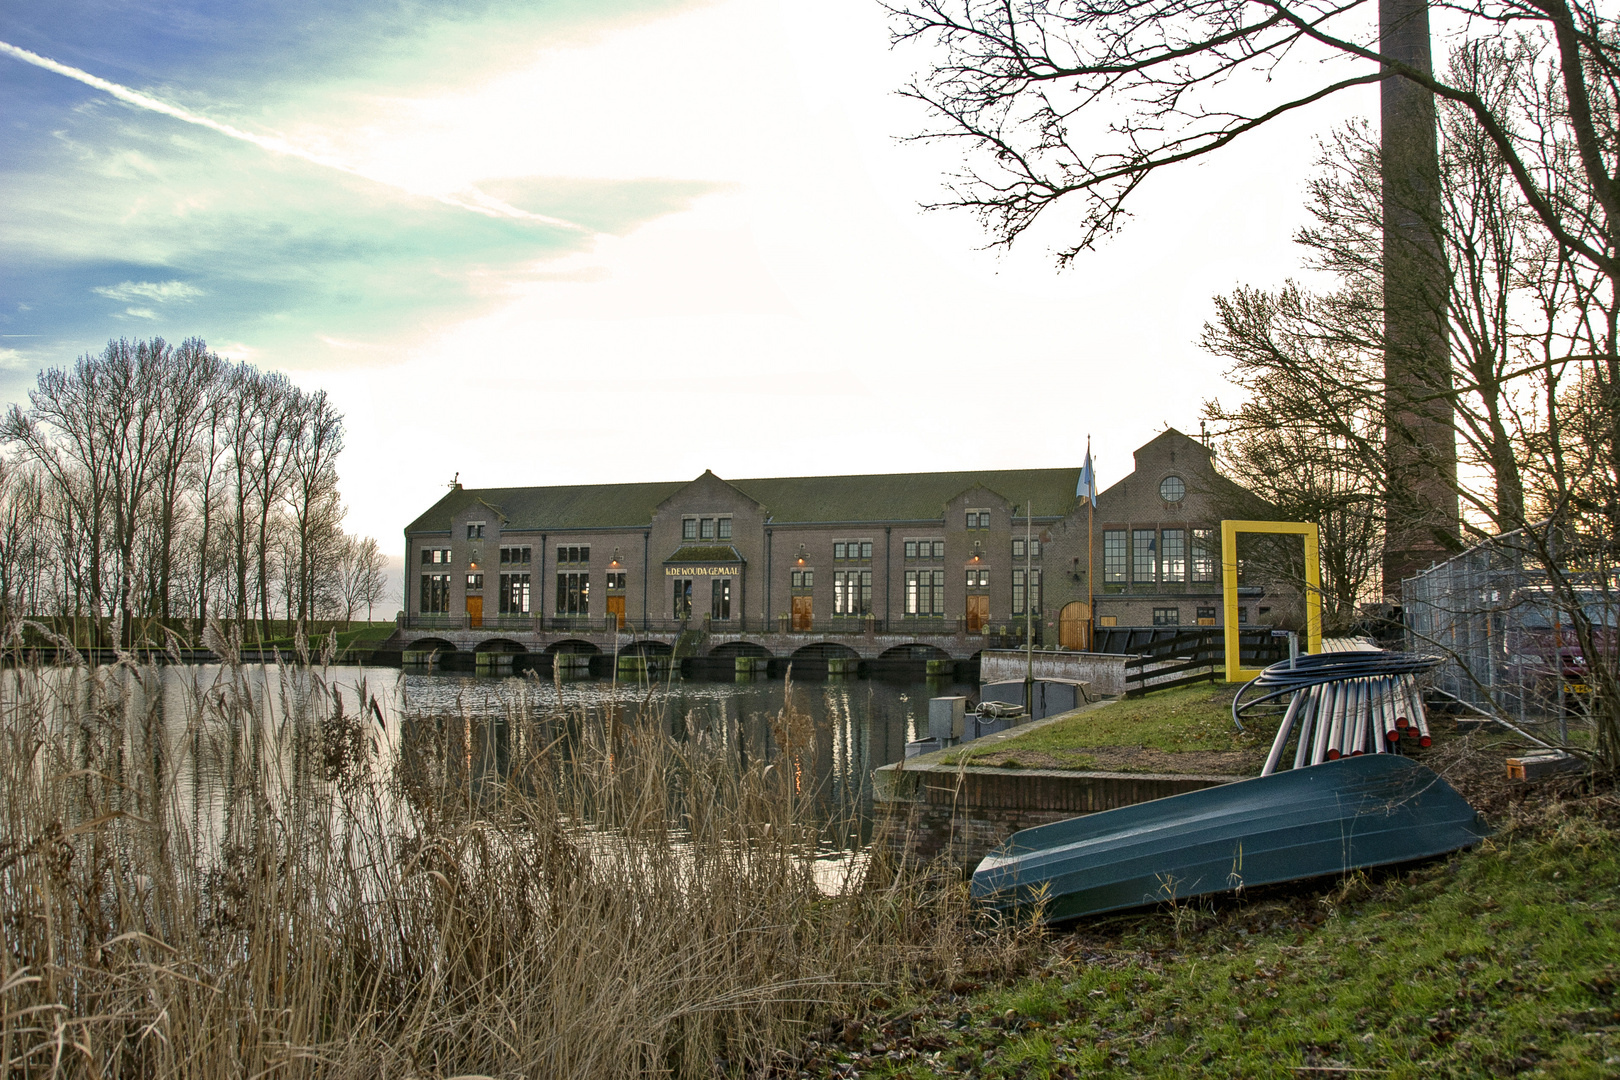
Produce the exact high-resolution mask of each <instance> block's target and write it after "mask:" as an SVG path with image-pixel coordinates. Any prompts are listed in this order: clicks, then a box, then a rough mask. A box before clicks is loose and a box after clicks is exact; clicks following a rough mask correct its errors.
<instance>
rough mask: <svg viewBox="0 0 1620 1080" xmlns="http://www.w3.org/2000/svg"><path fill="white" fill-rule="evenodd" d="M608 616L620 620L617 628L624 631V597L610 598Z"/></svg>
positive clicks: (608, 599) (608, 600)
mask: <svg viewBox="0 0 1620 1080" xmlns="http://www.w3.org/2000/svg"><path fill="white" fill-rule="evenodd" d="M607 607H608V614H609V615H610V616H614V617H616V618H617V619H618V623H617V626H618V628H619V629H620V630H623V629H624V597H622V596H610V597H608V598H607Z"/></svg>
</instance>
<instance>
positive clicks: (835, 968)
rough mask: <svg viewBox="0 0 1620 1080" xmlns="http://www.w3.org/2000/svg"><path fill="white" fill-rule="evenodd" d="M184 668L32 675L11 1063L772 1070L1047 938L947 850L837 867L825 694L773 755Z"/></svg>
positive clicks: (234, 1070) (22, 690) (22, 742)
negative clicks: (812, 760) (901, 998)
mask: <svg viewBox="0 0 1620 1080" xmlns="http://www.w3.org/2000/svg"><path fill="white" fill-rule="evenodd" d="M174 671H175V669H171V674H169V675H168V676H167V677H160V674H159V673H158V672H157V671H156V670H154V669H151V668H141V667H136V666H133V665H131V664H124V665H120V666H118V667H114V668H110V669H101V670H88V669H85V668H74V669H67V670H63V669H53V670H51V671H39V670H33V671H28V670H11V671H7V672H5V673H4V678H5V688H4V692H3V693H0V704H3V718H0V785H3V791H4V808H3V811H0V925H3V927H4V935H5V939H4V940H5V948H4V952H3V956H0V1075H5V1076H12V1075H18V1076H35V1075H38V1076H46V1075H57V1074H61V1075H69V1076H98V1077H100V1076H108V1077H126V1076H127V1077H136V1076H140V1077H171V1076H172V1077H224V1076H232V1077H236V1076H242V1077H269V1076H274V1077H282V1076H299V1077H302V1076H322V1077H325V1076H334V1077H345V1076H391V1077H392V1076H450V1075H457V1074H463V1075H464V1074H485V1075H490V1076H529V1077H532V1076H548V1077H550V1076H556V1077H563V1076H579V1077H585V1076H590V1077H606V1076H643V1075H669V1076H680V1077H690V1076H700V1075H701V1076H712V1075H716V1074H720V1075H726V1074H732V1075H738V1074H742V1073H744V1072H755V1071H762V1070H764V1069H765V1068H766V1067H767V1066H769V1065H770V1064H771V1063H772V1062H773V1060H776V1058H777V1057H778V1056H779V1055H781V1054H782V1053H783V1052H791V1050H792V1049H793V1048H794V1047H795V1046H796V1045H797V1044H798V1043H799V1042H800V1041H801V1040H802V1038H803V1036H804V1034H805V1033H806V1032H807V1031H808V1030H810V1029H811V1028H812V1027H819V1026H820V1025H822V1024H824V1023H825V1021H826V1018H827V1017H828V1016H829V1015H833V1014H842V1015H847V1014H849V1013H851V1012H854V1013H859V1011H860V1009H861V1002H862V1001H863V1000H865V998H866V997H867V995H868V994H869V992H870V990H871V988H872V987H873V986H879V985H880V986H882V987H884V988H885V990H886V991H887V992H890V993H892V992H893V990H894V989H895V988H897V987H904V986H907V985H917V984H920V983H936V984H938V983H943V984H946V985H948V984H949V982H950V980H951V979H953V978H954V977H955V975H956V973H957V972H958V971H960V970H962V968H963V967H964V966H967V967H971V968H974V969H976V970H978V971H980V972H984V971H988V970H992V969H994V968H996V967H997V966H999V965H1004V964H1009V963H1012V962H1014V960H1015V959H1016V957H1017V956H1018V955H1019V954H1020V952H1021V950H1022V949H1024V948H1025V947H1026V945H1027V940H1026V939H1024V938H1021V937H1020V936H1019V932H1018V931H1017V930H1015V929H1008V928H997V927H994V926H986V925H984V924H981V923H978V922H976V920H975V915H974V912H973V910H972V908H971V907H970V905H969V902H968V900H967V898H966V896H965V890H964V889H963V887H962V884H961V881H960V879H959V877H958V876H957V875H955V874H954V873H952V872H950V871H947V870H945V869H943V868H937V867H918V866H909V865H904V864H900V865H896V864H893V863H891V862H889V861H887V860H885V859H883V858H880V857H873V858H871V859H867V860H858V861H852V862H850V863H849V867H850V869H849V870H848V872H847V873H845V874H844V875H843V876H842V879H841V880H840V881H839V882H838V883H836V884H835V885H834V886H832V887H828V885H827V884H826V882H825V881H823V882H821V883H820V884H819V885H818V882H817V880H816V875H815V873H814V870H813V858H812V856H813V855H814V853H815V848H816V837H817V835H818V834H819V832H820V830H821V829H822V828H823V826H824V825H825V823H824V822H817V821H816V820H814V818H813V814H812V809H813V805H812V804H813V798H812V795H813V793H811V792H807V791H805V790H803V787H802V773H801V772H800V770H798V769H797V768H796V767H795V762H794V760H793V756H792V755H793V748H794V747H795V746H796V745H802V742H801V740H802V738H803V736H802V727H803V725H804V724H806V723H807V722H808V721H807V720H806V719H805V718H804V717H803V716H802V715H798V714H796V713H795V711H794V710H793V709H792V706H791V695H790V696H789V701H790V704H789V706H788V708H787V709H785V710H784V713H783V716H781V717H780V718H778V724H777V725H776V726H775V727H776V735H775V740H774V741H775V742H776V743H777V744H778V752H777V754H776V757H775V758H774V760H771V761H768V762H765V761H753V762H751V763H749V764H744V763H743V762H742V760H741V759H740V756H739V755H738V754H737V753H736V752H735V748H734V747H733V746H731V745H729V744H728V740H727V739H726V738H725V736H724V733H713V734H710V733H705V732H700V731H692V732H688V733H686V735H685V737H675V736H672V735H671V734H670V733H669V732H668V728H667V725H660V724H656V723H650V722H647V721H646V719H645V718H644V717H642V718H637V717H630V718H625V719H620V720H614V719H613V718H612V717H609V716H606V715H592V714H589V713H584V712H579V713H574V714H571V715H567V716H549V717H542V716H536V715H534V714H533V713H532V712H528V711H526V710H523V709H516V710H514V712H513V714H512V715H510V716H509V717H508V719H507V722H506V724H504V725H496V726H491V727H480V726H479V725H476V724H474V723H473V722H472V721H471V720H470V719H468V718H466V717H464V716H444V717H434V718H431V719H429V720H426V721H419V722H418V723H416V724H415V725H413V728H412V729H409V730H405V731H387V730H385V729H384V728H382V727H381V726H380V725H378V724H377V722H376V715H377V714H374V712H373V711H372V710H370V709H368V708H367V707H366V705H365V704H364V701H365V699H364V692H363V691H362V694H361V698H362V702H363V704H362V707H361V709H360V710H359V711H358V712H357V711H356V710H355V709H354V708H353V704H352V701H351V704H350V705H349V707H347V708H345V707H344V705H343V704H342V702H341V699H339V698H337V697H336V696H335V695H334V694H333V693H332V689H331V688H330V687H328V686H327V685H326V684H325V683H324V681H323V671H322V669H321V668H320V667H319V666H313V665H312V666H305V667H299V668H290V669H268V670H267V669H248V668H226V669H222V671H221V673H220V676H219V678H218V680H217V681H212V682H205V681H199V679H198V678H197V676H196V675H195V674H190V675H178V676H177V675H176V674H173V672H174ZM205 773H206V774H207V775H208V776H210V777H211V778H212V782H211V783H210V784H208V785H203V784H201V783H200V782H199V781H198V779H197V778H198V777H199V776H201V775H204V774H205Z"/></svg>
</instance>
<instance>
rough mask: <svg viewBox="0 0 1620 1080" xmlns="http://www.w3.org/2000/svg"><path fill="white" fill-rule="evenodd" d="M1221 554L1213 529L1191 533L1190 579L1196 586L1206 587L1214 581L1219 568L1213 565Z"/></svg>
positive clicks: (1195, 530)
mask: <svg viewBox="0 0 1620 1080" xmlns="http://www.w3.org/2000/svg"><path fill="white" fill-rule="evenodd" d="M1220 552H1221V542H1220V538H1219V537H1217V536H1216V534H1215V530H1214V529H1194V530H1193V531H1192V579H1193V581H1194V582H1195V583H1196V584H1199V585H1208V584H1210V583H1212V582H1214V581H1216V580H1218V579H1217V578H1216V576H1215V575H1216V573H1217V572H1218V571H1219V570H1220V567H1218V566H1217V565H1215V564H1216V563H1217V562H1218V561H1219V558H1218V556H1219V555H1220Z"/></svg>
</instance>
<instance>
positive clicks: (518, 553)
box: [501, 547, 531, 566]
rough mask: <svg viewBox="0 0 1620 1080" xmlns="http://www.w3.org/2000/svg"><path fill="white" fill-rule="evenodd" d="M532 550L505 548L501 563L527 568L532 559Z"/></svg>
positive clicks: (502, 551)
mask: <svg viewBox="0 0 1620 1080" xmlns="http://www.w3.org/2000/svg"><path fill="white" fill-rule="evenodd" d="M530 550H531V549H529V548H527V547H503V548H501V562H503V563H508V564H511V563H519V564H522V565H525V566H526V565H528V562H529V559H530V558H531V555H530Z"/></svg>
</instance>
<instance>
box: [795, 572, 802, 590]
mask: <svg viewBox="0 0 1620 1080" xmlns="http://www.w3.org/2000/svg"><path fill="white" fill-rule="evenodd" d="M793 588H795V589H802V588H804V571H803V570H795V571H793Z"/></svg>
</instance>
